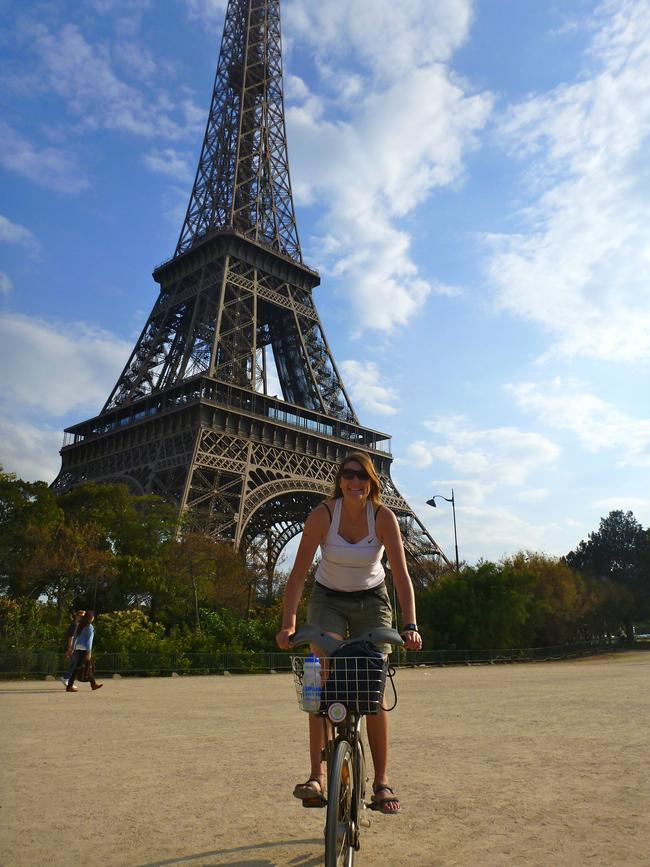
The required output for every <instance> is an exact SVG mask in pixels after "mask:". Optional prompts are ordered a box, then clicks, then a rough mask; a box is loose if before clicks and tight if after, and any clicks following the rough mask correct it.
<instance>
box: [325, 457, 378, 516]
mask: <svg viewBox="0 0 650 867" xmlns="http://www.w3.org/2000/svg"><path fill="white" fill-rule="evenodd" d="M353 461H354V462H355V463H357V464H361V466H362V467H363V469H364V470H365V471H366V472H367V473H368V475H369V476H370V501H371V503H372V504H373V505H374V506H378V505H379V504H380V503H381V482H380V481H379V476H378V475H377V470H376V469H375V465H374V464H373V462H372V460H371V459H370V456H369V455H367V454H366V453H365V452H350V454H349V455H346V456H345V457H344V458H343V460H342V461H341V463H340V464H339V468H338V470H337V471H336V478H335V479H334V494H333V495H332V496H333V498H334V499H335V500H338V499H339V498H340V497H342V496H343V491H342V490H341V475H342V473H343V470H344V469H345V468H346V466H347V464H350V463H352V462H353Z"/></svg>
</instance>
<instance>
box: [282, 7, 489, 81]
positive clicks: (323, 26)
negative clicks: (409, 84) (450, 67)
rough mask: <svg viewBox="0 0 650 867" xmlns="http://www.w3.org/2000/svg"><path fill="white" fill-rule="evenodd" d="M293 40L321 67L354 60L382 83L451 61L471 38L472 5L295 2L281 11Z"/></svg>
mask: <svg viewBox="0 0 650 867" xmlns="http://www.w3.org/2000/svg"><path fill="white" fill-rule="evenodd" d="M283 15H284V21H285V29H286V31H287V32H288V33H289V34H290V36H291V38H292V39H295V40H296V41H300V42H301V43H302V44H308V45H310V47H311V48H312V49H313V50H315V51H316V52H318V54H319V60H320V62H323V60H324V61H325V62H329V63H332V62H333V60H334V59H336V60H337V61H339V63H338V64H337V66H339V68H340V63H341V62H343V63H345V62H346V61H349V57H350V55H351V54H354V55H356V57H357V59H358V61H359V62H360V63H362V64H363V65H364V66H365V67H366V68H367V69H368V70H370V71H372V73H373V74H374V75H375V76H377V77H380V78H394V77H399V76H400V75H401V74H402V73H403V72H404V70H408V69H411V68H413V67H414V66H418V65H429V64H433V63H439V62H444V61H446V60H448V59H449V58H450V56H451V54H452V53H453V51H454V50H455V49H456V48H458V47H459V46H460V45H461V44H462V43H463V42H464V40H465V38H466V37H467V32H468V30H469V26H470V23H471V18H472V3H471V2H468V0H438V2H436V3H434V4H432V3H430V2H429V0H400V2H399V3H395V2H394V0H321V2H319V3H304V2H302V0H292V2H289V3H286V4H285V6H284V7H283Z"/></svg>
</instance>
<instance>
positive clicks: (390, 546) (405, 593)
mask: <svg viewBox="0 0 650 867" xmlns="http://www.w3.org/2000/svg"><path fill="white" fill-rule="evenodd" d="M376 526H377V536H378V538H379V541H380V542H381V543H382V544H383V546H384V548H385V549H386V554H387V555H388V562H389V563H390V571H391V573H392V575H393V583H394V584H395V590H396V592H397V598H398V599H399V604H400V608H401V609H402V618H403V620H404V622H405V623H408V624H411V623H412V624H417V619H416V616H415V593H414V592H413V582H412V581H411V576H410V575H409V573H408V568H407V566H406V555H405V554H404V544H403V542H402V534H401V533H400V529H399V524H398V523H397V518H396V517H395V515H394V514H393V512H392V511H391V510H390V509H389V508H388V507H387V506H382V507H381V509H380V510H379V512H378V513H377V519H376ZM404 636H405V641H406V646H407V648H408V649H409V650H420V649H421V647H422V637H421V635H420V633H419V632H416V631H415V630H407V631H406V632H405V633H404Z"/></svg>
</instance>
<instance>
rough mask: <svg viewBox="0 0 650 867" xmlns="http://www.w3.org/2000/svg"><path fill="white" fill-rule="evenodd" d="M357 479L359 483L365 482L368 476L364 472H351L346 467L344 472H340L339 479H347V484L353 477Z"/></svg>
mask: <svg viewBox="0 0 650 867" xmlns="http://www.w3.org/2000/svg"><path fill="white" fill-rule="evenodd" d="M355 476H356V477H357V478H358V479H359V481H360V482H367V481H368V479H369V478H370V476H369V475H368V473H367V472H366V471H365V470H352V469H349V468H348V467H346V468H345V469H344V470H341V478H342V479H347V480H348V482H351V481H352V479H353V478H354V477H355Z"/></svg>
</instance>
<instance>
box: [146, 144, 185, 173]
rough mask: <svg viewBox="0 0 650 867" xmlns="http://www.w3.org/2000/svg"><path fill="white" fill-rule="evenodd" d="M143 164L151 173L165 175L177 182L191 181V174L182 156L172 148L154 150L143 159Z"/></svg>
mask: <svg viewBox="0 0 650 867" xmlns="http://www.w3.org/2000/svg"><path fill="white" fill-rule="evenodd" d="M143 161H144V164H145V165H146V166H147V168H148V169H150V170H151V171H152V172H156V173H157V174H162V175H167V176H168V177H170V178H174V180H177V181H191V180H192V172H191V169H190V167H189V164H188V162H187V160H186V159H185V157H184V156H183V155H182V154H179V153H178V151H176V150H174V149H173V148H164V149H162V150H161V149H159V148H154V149H153V150H151V151H149V153H148V154H145V156H144V157H143Z"/></svg>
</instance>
